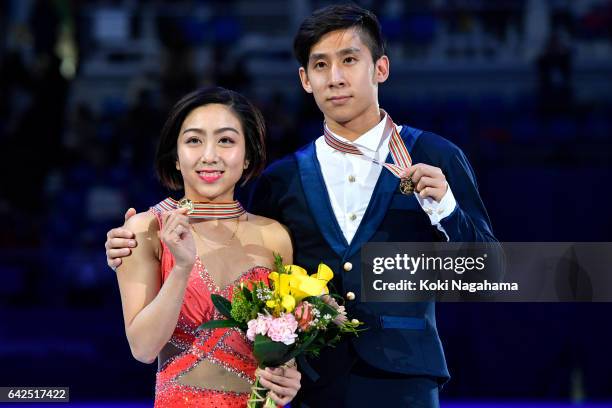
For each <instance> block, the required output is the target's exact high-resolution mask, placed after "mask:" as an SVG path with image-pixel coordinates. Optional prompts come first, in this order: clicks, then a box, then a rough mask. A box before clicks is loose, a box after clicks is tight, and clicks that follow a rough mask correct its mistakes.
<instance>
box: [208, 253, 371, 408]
mask: <svg viewBox="0 0 612 408" xmlns="http://www.w3.org/2000/svg"><path fill="white" fill-rule="evenodd" d="M333 276H334V274H333V272H332V270H331V269H330V268H329V267H328V266H327V265H325V264H319V267H318V269H317V271H316V272H315V273H313V274H311V275H308V273H307V272H306V270H304V269H303V268H301V267H299V266H297V265H284V264H283V261H282V259H281V257H280V256H279V255H275V270H274V271H273V272H270V274H269V275H268V281H269V283H268V282H264V281H248V282H242V283H241V284H240V285H239V286H236V287H234V288H233V297H232V300H231V301H229V300H228V299H225V298H224V297H222V296H219V295H216V294H213V295H211V297H212V302H213V304H214V305H215V307H216V308H217V310H218V311H219V312H220V313H221V314H222V315H223V316H225V317H226V318H227V319H224V320H211V321H208V322H206V323H204V324H202V325H201V326H200V327H199V329H211V328H219V327H238V328H239V329H241V330H243V331H244V332H246V336H247V338H248V339H249V340H251V341H253V355H254V357H255V359H256V360H257V363H258V365H259V367H260V368H265V367H276V366H281V365H283V364H286V363H287V362H289V361H290V360H292V359H293V358H295V357H297V356H299V355H310V356H318V355H319V352H320V350H321V349H322V348H324V347H326V346H333V345H334V344H336V343H337V342H338V341H340V338H341V337H342V336H343V335H345V334H357V332H358V331H360V329H358V327H359V325H361V324H362V323H360V322H359V321H357V320H355V319H353V320H349V319H348V318H347V315H346V311H345V309H344V306H341V305H340V304H339V303H338V302H337V301H336V299H340V297H339V296H337V295H330V293H329V289H328V287H327V284H328V282H329V281H330V280H331V279H332V278H333ZM247 407H248V408H260V407H264V408H268V407H276V405H275V404H274V401H272V399H271V398H269V397H267V389H266V388H264V387H263V386H262V385H261V384H260V381H259V377H258V378H256V380H255V384H254V385H253V387H252V388H251V396H250V398H249V400H248V403H247Z"/></svg>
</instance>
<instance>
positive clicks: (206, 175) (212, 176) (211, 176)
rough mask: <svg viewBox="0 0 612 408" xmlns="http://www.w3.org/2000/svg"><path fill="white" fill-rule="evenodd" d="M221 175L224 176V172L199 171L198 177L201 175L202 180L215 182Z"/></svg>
mask: <svg viewBox="0 0 612 408" xmlns="http://www.w3.org/2000/svg"><path fill="white" fill-rule="evenodd" d="M221 176H223V172H222V171H218V170H215V171H208V170H206V171H198V177H200V180H202V181H204V182H206V183H214V182H215V181H217V180H219V179H220V178H221Z"/></svg>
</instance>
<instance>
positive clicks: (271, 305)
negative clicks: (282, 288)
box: [266, 299, 278, 309]
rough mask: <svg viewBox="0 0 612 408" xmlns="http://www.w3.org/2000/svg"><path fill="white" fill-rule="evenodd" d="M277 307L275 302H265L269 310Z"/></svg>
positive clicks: (272, 300) (271, 300)
mask: <svg viewBox="0 0 612 408" xmlns="http://www.w3.org/2000/svg"><path fill="white" fill-rule="evenodd" d="M277 305H278V302H276V300H274V299H270V300H266V307H269V308H270V309H274V308H275V307H276V306H277Z"/></svg>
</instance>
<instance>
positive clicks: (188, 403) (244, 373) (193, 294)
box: [151, 207, 270, 408]
mask: <svg viewBox="0 0 612 408" xmlns="http://www.w3.org/2000/svg"><path fill="white" fill-rule="evenodd" d="M151 211H152V212H153V213H154V214H155V215H156V217H157V220H158V222H159V223H160V227H161V222H162V221H161V213H160V211H159V210H158V209H157V208H155V207H153V208H152V209H151ZM162 247H163V251H162V258H161V273H162V283H163V282H164V281H165V280H166V279H167V277H168V275H169V274H170V271H171V270H172V267H173V266H174V258H173V256H172V254H171V253H170V250H169V249H168V248H167V247H166V246H165V245H164V244H163V243H162ZM269 272H270V270H269V269H268V268H264V267H254V268H251V269H250V270H248V271H246V272H245V273H243V274H242V275H241V276H240V277H239V278H238V279H236V280H235V281H234V282H233V283H232V284H230V285H228V286H226V287H225V288H218V287H217V286H216V284H215V282H214V281H213V279H212V277H211V276H210V274H209V273H208V271H207V270H206V267H204V265H203V264H202V262H201V261H200V259H199V257H198V258H197V260H196V263H195V265H194V267H193V270H192V271H191V276H190V277H189V282H188V284H187V288H186V290H185V297H184V299H183V306H182V307H181V311H180V314H179V319H178V323H177V325H176V328H175V329H174V333H173V334H172V338H171V339H170V343H171V344H172V345H173V346H175V347H176V348H178V349H179V350H180V352H179V353H178V354H177V355H175V356H174V357H171V358H170V359H169V360H168V361H166V362H165V363H163V366H161V367H160V369H159V370H158V372H157V380H156V384H155V407H157V408H162V407H194V406H198V407H217V408H235V407H245V406H246V402H247V399H248V397H249V393H248V392H235V391H231V390H222V389H211V388H206V386H205V385H203V386H195V385H186V384H184V383H182V382H181V378H182V377H184V376H185V375H186V374H187V373H189V372H190V371H191V370H193V369H194V368H195V367H196V366H197V365H198V364H200V363H201V362H207V363H212V364H214V365H216V366H218V367H221V368H223V369H224V370H226V371H227V372H226V373H224V374H227V375H228V377H231V376H238V377H241V378H242V379H244V380H246V381H248V382H249V383H250V384H253V383H254V381H255V369H256V368H257V362H256V361H255V358H254V357H253V354H252V343H250V342H249V340H248V339H247V338H246V336H245V334H244V333H243V332H241V331H240V330H238V329H236V328H229V329H228V328H220V329H207V330H203V331H200V332H196V328H197V327H198V326H199V325H200V324H201V323H203V322H205V321H208V320H210V319H222V318H223V316H222V315H221V314H219V312H218V311H217V310H216V309H215V307H214V305H213V304H212V301H211V298H210V295H211V294H212V293H216V294H219V295H221V296H223V297H225V298H228V299H230V298H231V295H232V288H233V286H234V285H235V284H237V283H239V282H240V281H245V280H264V281H266V282H267V279H268V278H267V276H268V273H269Z"/></svg>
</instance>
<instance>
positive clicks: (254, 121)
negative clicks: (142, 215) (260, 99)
mask: <svg viewBox="0 0 612 408" xmlns="http://www.w3.org/2000/svg"><path fill="white" fill-rule="evenodd" d="M211 103H218V104H221V105H225V106H227V107H228V108H230V109H231V110H232V111H233V112H234V113H235V114H236V116H237V117H238V119H239V120H240V124H241V125H242V129H243V131H244V139H245V145H246V160H248V163H249V165H248V167H247V169H246V170H245V171H244V174H243V175H242V178H243V180H244V181H243V183H246V182H247V181H248V180H250V179H252V178H253V177H257V176H258V175H259V174H261V172H262V171H263V169H264V167H265V166H266V145H265V140H264V135H265V132H266V128H265V122H264V119H263V116H262V114H261V112H260V111H259V109H257V108H256V107H255V106H254V105H253V104H252V103H251V102H249V100H248V99H247V98H246V97H244V96H242V95H241V94H239V93H238V92H234V91H231V90H229V89H225V88H221V87H213V88H203V89H198V90H197V91H194V92H191V93H190V94H188V95H185V96H184V97H183V98H181V100H180V101H178V102H177V103H176V105H174V107H173V108H172V110H171V111H170V114H169V115H168V119H167V120H166V123H165V124H164V127H163V128H162V131H161V137H160V139H159V143H158V145H157V152H156V154H155V170H156V172H157V177H158V178H159V180H160V181H161V183H162V185H163V186H164V187H167V188H170V189H172V190H181V189H182V188H183V177H182V176H181V172H180V171H179V170H177V169H176V161H177V160H178V157H177V151H176V143H177V139H178V136H179V132H180V131H181V126H182V125H183V121H184V120H185V118H186V117H187V115H189V113H190V112H191V111H193V110H194V109H196V108H199V107H200V106H205V105H209V104H211Z"/></svg>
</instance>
